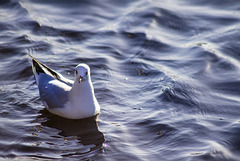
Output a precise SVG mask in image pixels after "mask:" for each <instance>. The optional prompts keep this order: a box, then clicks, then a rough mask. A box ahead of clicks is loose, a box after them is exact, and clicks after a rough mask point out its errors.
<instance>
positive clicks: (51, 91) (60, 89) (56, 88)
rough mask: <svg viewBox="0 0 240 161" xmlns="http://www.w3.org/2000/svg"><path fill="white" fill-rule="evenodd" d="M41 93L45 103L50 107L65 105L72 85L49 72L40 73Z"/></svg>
mask: <svg viewBox="0 0 240 161" xmlns="http://www.w3.org/2000/svg"><path fill="white" fill-rule="evenodd" d="M38 88H39V93H40V98H41V100H42V102H43V104H44V105H45V106H46V108H48V109H52V108H61V107H64V104H66V103H67V102H68V101H69V100H68V92H69V91H70V89H71V87H70V86H68V85H66V84H65V83H63V82H60V81H58V80H56V79H54V78H53V77H51V76H49V75H47V74H40V75H39V84H38Z"/></svg>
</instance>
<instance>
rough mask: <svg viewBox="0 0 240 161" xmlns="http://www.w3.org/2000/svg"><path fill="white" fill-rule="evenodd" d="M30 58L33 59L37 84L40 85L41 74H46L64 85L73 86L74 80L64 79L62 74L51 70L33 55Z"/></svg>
mask: <svg viewBox="0 0 240 161" xmlns="http://www.w3.org/2000/svg"><path fill="white" fill-rule="evenodd" d="M29 56H30V57H31V58H32V69H33V73H34V76H35V79H36V82H37V84H39V78H38V77H39V75H40V73H45V74H47V75H49V76H51V77H53V78H55V79H57V80H58V81H60V82H62V83H65V84H67V85H69V86H72V85H73V81H72V80H69V79H67V78H65V77H63V76H62V75H61V74H60V73H58V72H56V71H54V70H53V69H51V68H49V67H48V66H47V65H45V64H43V63H41V62H40V61H38V60H37V59H36V58H34V57H33V56H32V55H30V54H29Z"/></svg>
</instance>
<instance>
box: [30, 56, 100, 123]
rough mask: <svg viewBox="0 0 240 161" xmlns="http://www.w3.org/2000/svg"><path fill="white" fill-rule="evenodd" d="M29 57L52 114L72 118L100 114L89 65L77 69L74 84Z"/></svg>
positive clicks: (40, 90) (41, 92)
mask: <svg viewBox="0 0 240 161" xmlns="http://www.w3.org/2000/svg"><path fill="white" fill-rule="evenodd" d="M29 56H30V57H31V59H32V71H33V74H34V77H35V80H36V83H37V85H38V89H39V95H40V98H41V100H42V103H43V105H44V106H45V108H46V109H47V110H48V111H49V112H50V113H53V114H55V115H58V116H61V117H64V118H68V119H83V118H88V117H92V116H95V115H97V114H99V113H100V106H99V103H98V101H97V99H96V97H95V94H94V89H93V85H92V81H91V77H90V68H89V66H88V65H87V64H84V63H82V64H79V65H77V66H76V68H75V80H74V81H72V80H69V79H67V78H65V77H63V76H62V75H61V74H60V73H57V72H56V71H54V70H53V69H51V68H49V67H48V66H46V65H45V64H43V63H41V62H40V61H38V60H37V59H36V58H34V57H33V56H31V55H29Z"/></svg>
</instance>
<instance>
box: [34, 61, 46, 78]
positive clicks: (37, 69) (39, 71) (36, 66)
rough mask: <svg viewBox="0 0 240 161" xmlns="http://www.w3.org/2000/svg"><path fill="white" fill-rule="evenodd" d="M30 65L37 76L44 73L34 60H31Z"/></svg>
mask: <svg viewBox="0 0 240 161" xmlns="http://www.w3.org/2000/svg"><path fill="white" fill-rule="evenodd" d="M32 64H33V66H34V68H35V69H36V72H37V73H38V75H39V74H40V73H45V72H44V71H43V69H42V68H41V67H40V65H39V64H38V62H37V61H36V60H35V59H32Z"/></svg>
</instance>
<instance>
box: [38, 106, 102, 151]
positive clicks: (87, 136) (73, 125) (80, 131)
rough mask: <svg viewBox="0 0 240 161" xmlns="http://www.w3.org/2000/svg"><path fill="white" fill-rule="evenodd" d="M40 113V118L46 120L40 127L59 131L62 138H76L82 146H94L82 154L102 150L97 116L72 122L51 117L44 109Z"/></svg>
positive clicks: (54, 116)
mask: <svg viewBox="0 0 240 161" xmlns="http://www.w3.org/2000/svg"><path fill="white" fill-rule="evenodd" d="M40 113H42V115H41V117H45V118H47V120H46V121H44V122H42V123H41V124H42V126H48V127H51V128H55V129H58V130H60V131H61V132H59V135H61V136H63V137H71V136H73V137H76V139H78V140H79V143H80V144H82V145H84V146H88V145H94V146H91V148H90V151H88V152H84V154H86V153H90V152H94V151H98V150H100V149H101V148H102V146H103V143H104V141H105V138H104V135H103V133H102V132H101V131H99V129H98V125H97V117H98V115H96V116H93V117H89V118H85V119H79V120H72V119H66V118H62V117H59V116H57V115H53V114H51V113H49V112H48V111H47V110H46V109H44V110H41V111H40ZM78 154H79V153H78ZM78 154H75V155H78ZM80 154H81V153H80ZM80 154H79V155H80Z"/></svg>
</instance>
